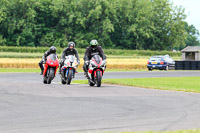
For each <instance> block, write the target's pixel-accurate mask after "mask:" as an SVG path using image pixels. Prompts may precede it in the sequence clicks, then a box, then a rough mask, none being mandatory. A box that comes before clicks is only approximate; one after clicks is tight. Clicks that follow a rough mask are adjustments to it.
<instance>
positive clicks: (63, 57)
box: [61, 48, 80, 63]
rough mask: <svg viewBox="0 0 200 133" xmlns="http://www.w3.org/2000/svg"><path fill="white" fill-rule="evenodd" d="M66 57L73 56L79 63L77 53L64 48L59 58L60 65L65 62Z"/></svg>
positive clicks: (74, 50)
mask: <svg viewBox="0 0 200 133" xmlns="http://www.w3.org/2000/svg"><path fill="white" fill-rule="evenodd" d="M68 55H73V56H75V57H76V58H77V62H80V59H79V56H78V51H77V50H76V49H75V48H74V49H72V50H71V49H70V48H66V49H64V51H63V53H62V56H61V60H62V63H63V62H64V60H65V56H68Z"/></svg>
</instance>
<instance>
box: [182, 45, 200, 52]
mask: <svg viewBox="0 0 200 133" xmlns="http://www.w3.org/2000/svg"><path fill="white" fill-rule="evenodd" d="M181 52H200V46H187V47H186V48H184V49H183V50H181Z"/></svg>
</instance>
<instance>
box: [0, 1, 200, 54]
mask: <svg viewBox="0 0 200 133" xmlns="http://www.w3.org/2000/svg"><path fill="white" fill-rule="evenodd" d="M185 18H186V15H185V13H184V9H183V8H181V7H176V6H174V5H173V3H171V2H170V1H169V0H1V1H0V45H1V46H29V47H43V46H51V45H54V46H56V47H66V46H67V42H69V41H74V42H75V43H76V46H77V47H79V48H85V47H86V46H88V45H89V42H90V40H91V39H97V40H98V42H99V44H100V45H102V46H103V47H105V48H120V49H144V50H146V49H149V50H171V49H174V48H177V49H179V48H181V47H184V46H185V45H199V40H198V36H199V32H198V30H196V29H195V27H194V26H193V25H188V24H187V22H185V21H184V20H185Z"/></svg>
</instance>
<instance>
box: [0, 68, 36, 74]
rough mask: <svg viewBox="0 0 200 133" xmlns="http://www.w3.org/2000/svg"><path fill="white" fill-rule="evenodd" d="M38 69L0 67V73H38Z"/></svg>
mask: <svg viewBox="0 0 200 133" xmlns="http://www.w3.org/2000/svg"><path fill="white" fill-rule="evenodd" d="M39 72H40V69H17V68H0V73H39Z"/></svg>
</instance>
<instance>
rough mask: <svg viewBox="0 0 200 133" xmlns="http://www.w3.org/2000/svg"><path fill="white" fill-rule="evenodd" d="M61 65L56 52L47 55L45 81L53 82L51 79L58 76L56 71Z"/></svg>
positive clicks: (45, 82) (46, 82) (47, 82)
mask: <svg viewBox="0 0 200 133" xmlns="http://www.w3.org/2000/svg"><path fill="white" fill-rule="evenodd" d="M58 66H59V60H58V57H57V55H56V54H50V55H49V56H47V60H46V63H45V64H44V72H43V83H44V84H51V81H52V80H53V79H54V77H55V76H56V71H57V69H58Z"/></svg>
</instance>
